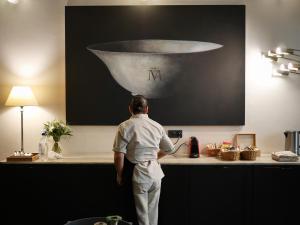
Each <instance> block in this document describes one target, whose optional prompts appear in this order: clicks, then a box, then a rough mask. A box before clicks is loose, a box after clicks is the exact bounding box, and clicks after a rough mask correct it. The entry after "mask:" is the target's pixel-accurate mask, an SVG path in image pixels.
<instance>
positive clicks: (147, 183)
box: [113, 95, 174, 225]
mask: <svg viewBox="0 0 300 225" xmlns="http://www.w3.org/2000/svg"><path fill="white" fill-rule="evenodd" d="M148 110H149V108H148V102H147V99H146V98H145V97H143V96H141V95H137V96H134V97H133V98H132V101H131V103H130V105H129V111H130V113H131V114H132V116H131V117H130V119H128V120H126V121H124V122H123V123H121V124H120V125H119V127H118V131H117V134H116V137H115V141H114V146H113V151H114V152H115V153H114V163H115V167H116V171H117V183H118V184H119V185H121V184H122V183H123V182H124V180H123V179H124V176H123V175H124V160H125V161H126V160H128V161H129V162H130V163H131V164H133V171H132V174H130V177H131V179H132V189H133V195H134V201H135V208H136V213H137V218H138V223H139V225H157V221H158V202H159V196H160V186H161V179H162V178H163V177H164V173H163V171H162V170H161V167H160V164H159V163H158V161H157V160H158V159H159V158H161V157H163V156H165V155H166V154H170V153H172V152H173V151H174V145H173V143H172V142H171V140H170V139H169V137H168V136H167V134H166V132H165V130H164V129H163V127H162V126H161V125H160V124H159V123H157V122H155V121H154V120H151V119H150V118H149V117H148Z"/></svg>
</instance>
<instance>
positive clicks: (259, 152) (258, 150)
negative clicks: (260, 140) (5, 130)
mask: <svg viewBox="0 0 300 225" xmlns="http://www.w3.org/2000/svg"><path fill="white" fill-rule="evenodd" d="M254 151H255V152H256V157H259V156H261V151H260V149H257V150H254Z"/></svg>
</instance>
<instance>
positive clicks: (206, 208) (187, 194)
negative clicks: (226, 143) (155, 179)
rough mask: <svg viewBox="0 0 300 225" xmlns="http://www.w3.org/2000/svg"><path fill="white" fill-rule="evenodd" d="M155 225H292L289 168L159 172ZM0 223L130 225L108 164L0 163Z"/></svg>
mask: <svg viewBox="0 0 300 225" xmlns="http://www.w3.org/2000/svg"><path fill="white" fill-rule="evenodd" d="M162 168H163V170H164V172H165V178H163V180H162V190H161V198H160V206H159V207H160V208H159V225H170V224H172V225H199V224H205V225H215V224H218V225H223V224H224V225H225V224H226V225H227V224H231V225H253V224H255V225H265V224H275V225H277V224H285V225H292V224H293V225H294V224H297V217H296V215H297V214H298V208H297V206H296V207H295V206H293V205H294V202H295V203H297V202H298V201H299V200H300V197H299V194H298V192H299V191H298V183H299V180H300V166H297V165H294V166H293V165H279V166H273V165H270V166H266V165H163V166H162ZM0 180H1V194H2V196H1V204H0V212H1V224H5V225H41V224H43V225H63V224H65V223H66V222H67V221H69V220H75V219H78V218H85V217H92V216H107V215H112V214H114V215H116V214H117V215H122V216H123V218H124V219H125V220H128V221H135V219H134V218H135V210H134V205H133V200H132V196H130V194H128V192H129V190H128V189H124V188H119V187H117V186H116V184H115V169H114V166H113V165H112V164H99V163H94V164H93V163H91V164H79V163H78V164H76V163H74V164H73V163H70V164H59V163H57V164H43V163H41V164H39V163H36V164H35V163H34V164H10V163H1V164H0Z"/></svg>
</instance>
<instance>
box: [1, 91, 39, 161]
mask: <svg viewBox="0 0 300 225" xmlns="http://www.w3.org/2000/svg"><path fill="white" fill-rule="evenodd" d="M5 105H6V106H19V107H20V111H21V150H20V151H19V153H20V154H21V155H24V154H25V152H24V142H23V108H24V106H33V105H38V103H37V101H36V99H35V97H34V95H33V93H32V90H31V88H30V87H27V86H14V87H13V88H12V89H11V91H10V93H9V96H8V98H7V100H6V102H5Z"/></svg>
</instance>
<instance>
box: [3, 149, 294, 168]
mask: <svg viewBox="0 0 300 225" xmlns="http://www.w3.org/2000/svg"><path fill="white" fill-rule="evenodd" d="M159 162H160V163H161V164H162V165H164V164H166V165H300V161H298V162H278V161H275V160H273V159H272V158H271V154H262V155H261V156H260V157H257V158H256V160H255V161H246V160H237V161H222V160H220V159H217V158H215V157H207V156H205V155H200V158H188V157H187V156H183V155H180V156H173V155H169V156H165V157H164V158H162V159H160V160H159ZM0 163H1V164H13V163H18V164H20V163H21V164H28V163H29V164H74V163H75V164H97V163H99V164H112V163H113V153H112V152H107V153H99V154H84V155H83V154H81V155H75V154H74V155H63V158H62V159H48V160H47V161H42V160H40V159H38V160H36V161H34V162H6V160H3V161H1V162H0Z"/></svg>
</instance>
